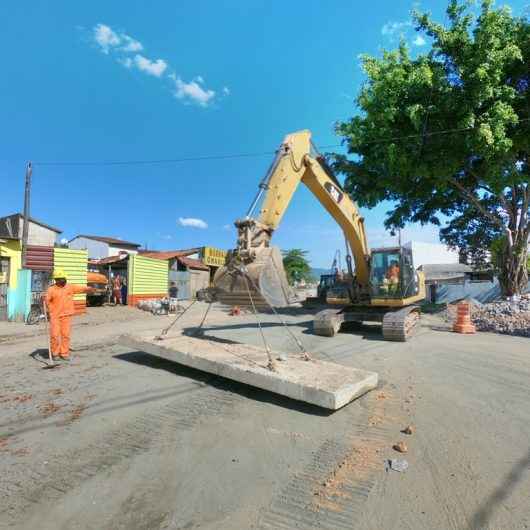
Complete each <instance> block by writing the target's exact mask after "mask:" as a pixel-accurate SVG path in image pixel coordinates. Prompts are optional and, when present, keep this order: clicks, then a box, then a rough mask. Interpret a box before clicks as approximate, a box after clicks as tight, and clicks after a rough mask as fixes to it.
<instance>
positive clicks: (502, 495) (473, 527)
mask: <svg viewBox="0 0 530 530" xmlns="http://www.w3.org/2000/svg"><path fill="white" fill-rule="evenodd" d="M529 470H530V451H528V453H527V454H526V455H524V456H523V457H522V458H520V459H519V460H518V461H517V462H516V463H515V465H514V466H513V467H512V470H511V471H510V473H508V475H506V477H505V478H504V480H503V481H502V483H501V484H500V485H499V487H498V488H497V489H496V490H495V491H494V492H493V493H492V494H491V495H490V496H489V497H487V498H486V499H485V500H484V502H483V503H482V505H481V506H480V508H479V509H478V510H477V511H476V512H475V514H474V515H473V519H472V521H471V524H470V525H469V530H478V529H479V528H489V522H490V520H491V518H492V517H493V514H494V513H495V511H496V510H497V509H498V508H499V507H501V506H502V507H503V508H505V505H504V501H505V500H506V499H507V498H508V497H509V496H510V494H511V493H512V492H513V490H514V489H515V487H516V486H517V483H518V482H521V480H523V478H524V477H525V475H527V474H528V472H529Z"/></svg>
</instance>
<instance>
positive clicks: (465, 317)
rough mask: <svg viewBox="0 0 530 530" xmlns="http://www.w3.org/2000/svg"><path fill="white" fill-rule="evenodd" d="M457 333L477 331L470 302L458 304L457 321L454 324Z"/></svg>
mask: <svg viewBox="0 0 530 530" xmlns="http://www.w3.org/2000/svg"><path fill="white" fill-rule="evenodd" d="M453 331H454V332H455V333H475V332H476V331H477V330H476V328H475V326H474V324H473V323H472V322H471V313H470V306H469V303H468V302H460V303H459V304H458V305H457V306H456V322H455V323H454V326H453Z"/></svg>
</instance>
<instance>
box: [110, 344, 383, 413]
mask: <svg viewBox="0 0 530 530" xmlns="http://www.w3.org/2000/svg"><path fill="white" fill-rule="evenodd" d="M119 342H120V343H121V344H124V345H126V346H128V347H131V348H135V349H137V350H139V351H144V352H147V353H150V354H152V355H156V356H158V357H162V358H164V359H167V360H169V361H174V362H176V363H179V364H182V365H184V366H189V367H191V368H195V369H197V370H201V371H204V372H208V373H211V374H215V375H219V376H221V377H226V378H227V379H232V380H234V381H238V382H240V383H244V384H247V385H250V386H254V387H257V388H261V389H263V390H268V391H270V392H274V393H275V394H280V395H282V396H287V397H289V398H292V399H296V400H298V401H304V402H306V403H311V404H313V405H317V406H319V407H322V408H325V409H330V410H337V409H339V408H341V407H343V406H344V405H346V404H347V403H349V402H350V401H352V400H354V399H356V398H358V397H359V396H362V395H363V394H365V393H366V392H368V391H369V390H372V389H374V388H375V387H376V386H377V381H378V376H377V374H376V373H375V372H368V371H365V370H359V369H357V368H350V367H348V366H342V365H339V364H335V363H330V362H326V361H319V360H315V361H306V360H303V359H302V358H301V357H298V356H295V355H289V356H288V357H287V359H286V360H283V361H280V360H278V361H277V370H276V371H271V370H269V369H268V368H267V353H266V351H265V350H264V349H261V348H256V347H255V346H251V345H248V344H226V343H223V342H217V341H211V340H205V339H198V338H194V337H188V336H185V335H177V336H169V337H166V338H164V339H163V340H157V339H156V338H155V337H153V336H152V335H146V334H143V335H124V336H122V337H120V340H119ZM275 357H278V354H275Z"/></svg>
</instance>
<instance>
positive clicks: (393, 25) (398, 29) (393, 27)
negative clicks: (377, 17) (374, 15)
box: [381, 21, 412, 37]
mask: <svg viewBox="0 0 530 530" xmlns="http://www.w3.org/2000/svg"><path fill="white" fill-rule="evenodd" d="M411 26H412V22H397V21H393V22H387V23H386V24H385V25H384V26H383V27H382V28H381V34H382V35H384V36H385V37H393V36H394V35H396V33H398V34H399V33H403V32H404V31H406V30H407V29H408V28H410V27H411Z"/></svg>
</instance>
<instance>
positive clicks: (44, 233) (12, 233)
mask: <svg viewBox="0 0 530 530" xmlns="http://www.w3.org/2000/svg"><path fill="white" fill-rule="evenodd" d="M23 228H24V216H23V215H22V214H20V213H14V214H12V215H8V216H6V217H0V238H2V239H8V240H14V241H22V231H23ZM59 234H62V230H60V229H59V228H54V227H53V226H50V225H48V224H45V223H43V222H42V221H38V220H37V219H34V218H33V217H30V218H29V223H28V245H36V246H43V247H52V248H53V247H54V246H55V243H56V241H57V237H58V236H59Z"/></svg>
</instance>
